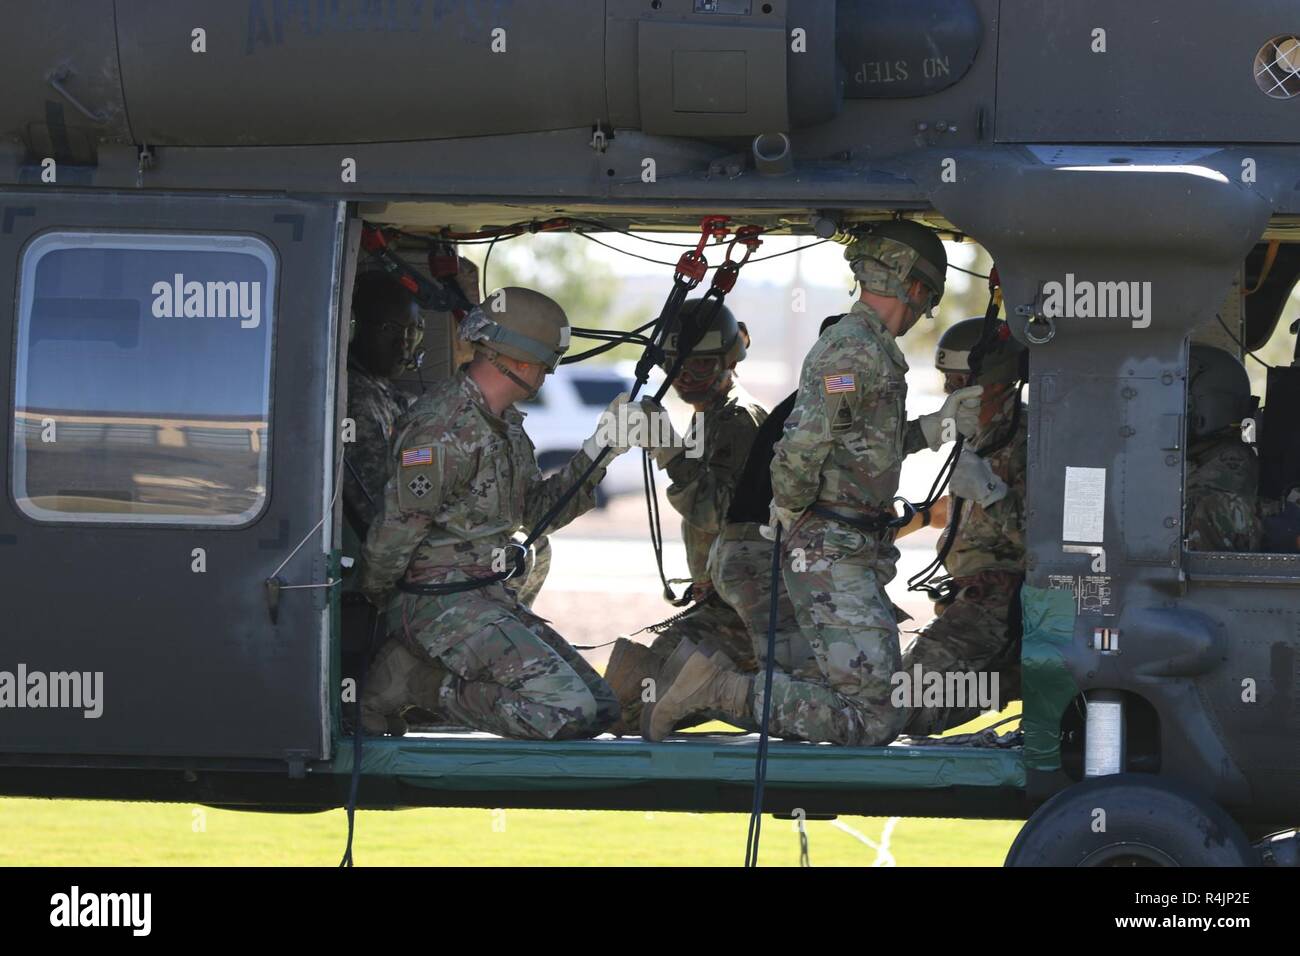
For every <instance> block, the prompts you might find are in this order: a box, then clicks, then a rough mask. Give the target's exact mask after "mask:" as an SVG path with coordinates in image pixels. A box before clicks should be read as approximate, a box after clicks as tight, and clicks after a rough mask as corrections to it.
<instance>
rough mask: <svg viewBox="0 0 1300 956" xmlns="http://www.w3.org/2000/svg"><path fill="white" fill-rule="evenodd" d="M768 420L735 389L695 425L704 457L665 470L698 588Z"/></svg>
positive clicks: (684, 458) (682, 459)
mask: <svg viewBox="0 0 1300 956" xmlns="http://www.w3.org/2000/svg"><path fill="white" fill-rule="evenodd" d="M766 418H767V410H766V409H765V408H763V406H762V405H760V404H758V403H757V402H756V401H754V399H753V398H752V397H751V396H750V395H749V393H748V392H746V391H745V390H744V389H743V388H741V387H740V386H739V385H735V386H733V387H732V388H731V390H730V391H729V392H727V393H726V394H725V395H720V396H718V398H717V400H716V401H715V402H714V403H713V404H712V405H711V406H709V407H708V408H706V409H705V410H704V411H703V413H701V414H700V415H699V416H696V418H695V420H694V422H695V423H694V425H693V427H696V428H699V429H700V431H699V433H698V434H697V436H696V438H697V440H698V441H699V442H700V447H701V448H702V449H703V454H702V455H700V456H699V457H698V458H692V457H690V456H689V455H687V454H686V453H685V452H684V451H683V452H681V453H679V454H678V455H677V457H675V458H673V459H672V460H671V461H669V462H668V466H667V468H666V469H665V470H666V471H667V472H668V477H669V478H671V479H672V482H673V483H672V485H671V486H670V487H669V488H668V501H669V503H670V504H672V506H673V507H674V508H675V509H677V513H678V514H680V515H681V516H682V539H683V541H684V542H685V544H686V563H687V566H688V567H689V568H690V571H691V580H692V581H694V582H696V583H698V584H707V583H708V580H709V571H708V567H707V566H708V563H709V548H711V547H712V546H713V539H714V538H716V537H717V536H718V534H719V532H721V531H722V526H723V524H724V523H725V522H726V515H727V509H728V508H729V507H730V506H731V493H732V490H733V489H734V488H735V486H736V479H737V478H739V477H740V472H741V469H743V468H744V467H745V459H746V458H748V457H749V448H750V446H751V445H753V444H754V436H755V435H756V434H757V433H758V426H759V425H761V424H763V421H764V419H766Z"/></svg>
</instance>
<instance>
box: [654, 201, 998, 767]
mask: <svg viewBox="0 0 1300 956" xmlns="http://www.w3.org/2000/svg"><path fill="white" fill-rule="evenodd" d="M845 255H846V258H848V260H849V262H850V263H851V264H852V267H853V273H854V276H855V277H856V278H857V279H858V281H859V283H860V284H861V287H862V293H861V298H860V301H858V302H857V303H855V304H854V306H853V308H852V310H851V311H850V312H849V314H848V315H846V316H845V317H844V318H843V319H842V320H841V321H840V322H839V324H838V325H836V326H835V327H834V328H832V329H829V330H828V331H827V332H826V333H825V334H824V335H823V336H822V337H821V338H820V339H819V340H818V341H817V344H816V345H814V346H813V349H812V351H811V352H810V353H809V354H808V356H807V358H806V359H805V360H804V366H803V371H802V373H801V376H800V384H799V397H798V399H797V400H796V402H795V406H794V410H793V411H792V412H791V414H790V418H789V419H788V420H787V422H786V427H785V435H784V437H783V438H782V439H781V441H779V442H778V443H777V445H776V454H775V457H774V459H773V461H772V491H773V503H772V517H771V522H772V523H773V524H776V523H778V522H779V523H780V525H781V527H782V528H783V529H785V531H786V540H785V541H784V542H783V546H784V548H785V561H784V562H783V565H784V567H783V577H784V580H785V585H786V589H787V590H788V591H789V594H790V598H791V600H792V602H793V603H794V607H795V612H796V615H797V617H798V620H799V625H800V628H801V630H802V631H803V633H804V636H805V637H806V638H807V639H808V643H809V644H810V645H811V647H812V649H813V652H814V654H816V656H817V663H818V669H819V671H820V673H819V675H818V677H817V678H816V679H796V678H795V677H793V676H792V675H788V674H775V675H774V680H773V688H772V705H771V731H772V733H773V734H774V735H776V736H779V737H786V738H792V739H802V740H811V741H826V742H832V743H839V744H851V745H876V744H884V743H888V742H889V741H890V740H892V739H893V738H894V737H895V736H896V735H897V733H898V731H899V730H900V728H901V727H902V724H903V721H904V720H905V719H906V716H907V714H906V712H905V711H902V710H899V709H897V708H894V707H893V706H892V704H891V701H890V678H891V676H892V675H893V674H894V673H896V672H897V671H898V668H899V665H900V659H899V649H898V628H897V623H896V621H895V618H894V613H893V610H892V606H891V604H890V602H889V600H888V598H887V597H886V596H885V585H886V584H888V583H889V581H890V579H892V578H893V576H894V569H895V563H896V561H897V559H898V551H897V550H896V549H895V548H894V546H893V542H892V534H891V533H890V532H889V530H888V522H889V521H890V520H891V519H892V515H893V511H892V507H891V506H892V502H893V498H894V495H895V494H896V492H897V490H898V475H899V470H900V467H901V465H902V460H903V457H904V456H905V455H907V454H910V453H911V452H913V451H916V450H919V449H920V448H922V447H926V446H927V445H928V446H929V447H931V448H938V447H939V445H941V444H942V443H943V441H944V440H945V438H947V437H955V436H948V435H947V434H946V433H947V432H948V431H949V428H948V427H947V426H946V425H945V422H950V421H955V423H956V429H957V430H959V431H961V433H962V434H967V433H973V432H974V430H975V424H976V416H977V412H976V407H977V405H978V402H977V401H976V400H975V398H974V394H975V392H977V391H978V390H974V391H972V390H961V391H958V392H955V393H954V394H953V395H951V396H949V398H948V400H947V401H946V402H945V403H944V406H943V407H942V408H941V409H940V410H939V411H938V412H935V413H933V414H931V415H925V416H922V417H921V418H920V419H918V420H916V421H913V422H910V423H909V422H908V421H907V417H906V411H905V400H906V396H907V382H906V380H905V378H904V374H905V373H906V371H907V362H906V360H905V359H904V358H903V354H902V352H901V351H899V348H898V345H897V344H896V343H895V341H894V339H895V337H896V336H898V335H902V334H905V333H906V332H907V331H908V330H909V329H910V328H911V327H912V326H913V325H914V324H915V323H916V321H917V320H918V319H919V318H920V316H921V315H922V314H924V313H926V312H928V311H929V310H930V309H931V308H932V307H933V305H934V304H935V303H937V302H938V301H939V299H940V297H941V296H942V295H943V286H944V273H945V271H946V267H947V255H946V253H945V252H944V250H943V245H942V243H940V242H939V240H938V239H937V238H936V237H935V235H934V234H933V233H932V232H931V231H930V230H928V229H925V228H924V227H922V226H920V225H917V224H916V223H910V222H890V223H884V224H881V225H880V226H877V227H876V228H875V229H874V230H873V231H872V232H871V233H870V234H869V235H868V236H866V237H865V238H863V239H860V240H857V241H856V242H855V243H854V244H853V245H852V246H850V247H849V248H848V250H846V253H845ZM761 698H762V686H761V684H756V682H755V680H754V678H753V677H750V676H749V675H745V674H738V673H732V672H728V671H725V670H723V669H721V668H719V667H717V666H716V665H715V664H714V663H713V661H712V660H711V659H710V658H709V657H707V656H705V655H703V654H696V655H695V656H693V657H691V658H690V659H689V660H687V661H686V662H685V663H684V664H683V665H682V667H681V669H680V671H679V672H678V673H677V674H676V675H675V677H674V679H673V680H672V682H671V684H670V685H669V686H668V687H667V689H666V690H665V691H663V693H662V694H661V696H660V698H659V701H658V703H657V704H656V706H655V710H654V714H653V717H652V720H651V726H650V727H649V732H650V736H651V737H652V738H653V739H661V738H662V737H663V736H665V735H666V734H668V733H669V732H671V730H672V727H673V724H674V722H675V721H676V719H677V718H678V716H679V715H680V714H682V713H683V712H687V713H689V712H692V711H694V710H697V709H699V708H700V707H702V706H705V707H715V708H718V709H719V710H721V711H723V712H726V713H737V714H743V715H749V716H750V718H751V719H752V720H757V719H759V717H760V716H761V714H762V711H763V701H762V699H761Z"/></svg>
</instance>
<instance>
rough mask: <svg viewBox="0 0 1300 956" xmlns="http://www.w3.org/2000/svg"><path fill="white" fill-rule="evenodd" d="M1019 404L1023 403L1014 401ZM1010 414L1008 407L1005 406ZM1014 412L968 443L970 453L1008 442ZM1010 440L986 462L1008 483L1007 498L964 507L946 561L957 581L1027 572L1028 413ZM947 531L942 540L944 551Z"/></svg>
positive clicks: (968, 503)
mask: <svg viewBox="0 0 1300 956" xmlns="http://www.w3.org/2000/svg"><path fill="white" fill-rule="evenodd" d="M1016 401H1019V399H1016ZM1007 408H1008V409H1010V408H1011V405H1010V403H1008V404H1007ZM1011 419H1012V413H1011V412H1010V411H1008V412H1007V413H1005V414H1000V415H997V416H995V417H994V419H993V421H991V422H990V423H989V424H988V425H986V426H984V427H982V428H980V430H979V431H978V432H976V434H975V437H974V438H972V439H970V440H969V445H970V447H972V448H976V449H979V448H986V447H988V446H990V445H992V444H994V443H996V442H999V441H1001V440H1002V439H1003V438H1004V437H1006V433H1007V428H1008V427H1009V426H1010V425H1011ZM1018 419H1019V420H1018V421H1017V423H1016V431H1015V434H1014V435H1013V436H1012V438H1011V440H1010V441H1009V442H1007V444H1006V445H1004V446H1003V447H1002V448H1000V449H999V450H997V451H995V452H993V454H991V455H990V456H989V458H988V461H989V464H990V465H991V466H992V468H993V473H994V474H995V475H997V476H998V477H999V478H1001V479H1002V480H1003V481H1004V482H1006V484H1007V493H1006V496H1005V497H1003V498H1002V499H1001V500H999V501H995V502H994V503H993V504H991V505H989V506H988V507H987V508H982V507H980V506H979V505H977V504H976V503H975V502H973V501H965V502H963V503H962V511H961V523H960V524H959V525H958V526H957V540H956V541H955V542H953V546H952V550H951V551H949V552H948V557H947V559H946V560H945V561H944V566H945V567H946V568H947V569H948V573H949V574H951V575H952V576H953V577H956V578H964V577H968V576H970V575H972V574H978V573H979V572H981V571H1015V572H1017V573H1020V574H1023V573H1024V570H1025V449H1026V446H1027V444H1028V435H1029V425H1028V420H1029V414H1028V412H1027V411H1026V409H1025V407H1024V406H1023V405H1021V406H1020V415H1019V416H1018ZM947 536H948V532H947V531H945V532H944V533H943V536H942V537H940V539H939V548H940V550H942V548H943V542H944V539H945V538H947Z"/></svg>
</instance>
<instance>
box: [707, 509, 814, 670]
mask: <svg viewBox="0 0 1300 956" xmlns="http://www.w3.org/2000/svg"><path fill="white" fill-rule="evenodd" d="M758 529H759V526H758V525H757V524H751V523H744V524H729V525H727V526H726V527H725V528H723V530H722V534H720V535H718V537H717V538H715V539H714V542H713V547H712V549H711V550H710V551H709V577H710V578H711V580H712V581H713V587H714V588H715V589H716V590H717V592H718V596H719V597H721V598H722V600H723V601H725V602H726V603H727V605H728V606H729V607H730V608H732V609H733V610H734V611H735V613H736V614H737V615H738V616H739V617H740V619H741V621H742V622H743V624H744V626H745V630H746V632H747V633H748V634H749V639H750V646H751V648H752V650H753V656H754V660H755V662H756V664H757V667H758V669H759V671H760V672H761V671H762V670H763V668H764V666H765V665H766V663H767V630H768V625H769V623H770V617H771V613H772V547H773V546H772V542H771V541H768V540H767V539H766V538H764V537H763V536H762V535H761V534H760V533H759V531H758ZM776 583H777V594H776V652H775V654H774V659H775V661H776V667H777V669H778V670H781V671H784V672H785V673H787V674H794V675H795V676H815V675H817V674H819V673H820V671H819V670H818V668H817V658H816V655H814V654H813V652H812V648H811V647H809V646H808V640H807V639H806V638H805V637H804V636H803V632H802V631H801V630H800V629H799V621H798V619H797V618H796V616H795V612H794V605H793V604H792V603H790V595H789V593H787V591H786V589H785V582H784V581H782V580H781V579H780V578H779V577H778V579H777V582H776Z"/></svg>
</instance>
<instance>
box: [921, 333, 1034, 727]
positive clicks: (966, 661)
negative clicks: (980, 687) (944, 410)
mask: <svg viewBox="0 0 1300 956" xmlns="http://www.w3.org/2000/svg"><path fill="white" fill-rule="evenodd" d="M983 328H984V319H983V318H976V319H967V320H966V321H964V322H959V323H957V324H956V325H954V326H953V327H952V328H950V329H948V331H947V332H945V333H944V334H943V336H942V337H941V338H940V339H939V345H938V350H937V353H936V356H935V367H936V368H938V369H939V371H941V372H943V373H944V391H945V392H948V393H952V392H954V391H956V390H957V389H959V388H962V387H963V386H965V385H966V384H967V381H968V379H969V377H970V364H969V359H970V352H971V350H972V349H973V348H974V347H975V344H976V343H977V342H978V341H979V339H980V336H981V334H982V332H983ZM1010 332H1011V330H1010V329H1009V328H1008V327H1007V325H1006V323H1005V322H1002V321H998V322H997V323H996V329H995V332H994V335H993V337H992V340H991V344H990V345H989V346H988V347H987V348H986V350H985V351H984V355H983V359H982V361H981V363H980V373H979V377H978V379H976V381H975V384H976V385H981V386H983V388H984V392H983V395H982V396H981V400H980V412H979V430H978V431H976V433H975V434H974V435H973V436H971V438H970V439H969V440H968V441H967V442H966V444H965V445H964V447H963V448H962V454H961V458H959V459H958V464H957V467H956V468H955V469H954V472H953V476H952V480H951V484H950V486H949V491H950V493H951V495H952V496H953V497H955V498H958V499H961V500H962V504H961V510H960V513H959V514H954V515H953V517H952V518H951V519H950V523H949V526H948V530H946V531H945V532H944V534H943V536H942V537H941V538H940V539H939V553H940V554H941V555H944V566H945V568H946V569H947V571H948V574H949V575H950V576H951V577H950V578H949V581H948V585H947V591H948V593H949V594H950V597H949V598H948V599H946V600H944V601H942V602H940V604H939V605H938V606H937V611H938V617H936V618H935V619H934V620H933V621H931V622H930V624H928V625H927V626H926V627H925V628H923V629H922V630H921V632H920V634H918V635H917V637H916V638H915V640H914V641H913V642H912V644H911V646H910V647H908V648H907V650H906V651H904V653H903V667H902V673H903V675H905V677H906V678H907V680H908V684H907V685H905V686H910V687H911V690H912V695H911V700H912V702H913V703H915V702H916V698H917V697H919V696H920V693H921V690H922V687H921V686H918V685H917V684H916V681H915V677H916V674H917V672H916V670H915V668H916V667H917V666H918V665H919V666H920V668H921V671H920V673H921V674H922V675H924V674H929V673H934V674H939V675H946V674H958V673H960V674H967V673H972V674H977V675H978V674H980V673H981V672H993V673H996V674H997V675H998V684H997V686H998V690H999V698H1000V699H999V700H997V701H995V702H993V703H992V704H991V706H992V707H993V708H994V709H1001V708H1002V707H1003V706H1005V704H1006V702H1007V701H1009V700H1014V699H1015V698H1016V697H1018V696H1019V693H1018V690H1019V685H1020V681H1019V673H1020V660H1019V657H1020V655H1019V638H1020V634H1019V630H1020V629H1019V601H1020V585H1021V584H1022V583H1023V581H1024V574H1025V448H1026V443H1027V436H1028V416H1027V414H1026V412H1025V409H1024V407H1023V405H1021V402H1020V382H1022V381H1024V380H1025V378H1026V377H1027V371H1028V368H1027V360H1028V353H1027V352H1026V350H1025V347H1024V346H1023V345H1021V344H1020V343H1019V342H1017V341H1016V340H1015V339H1013V338H1012V337H1011V335H1010ZM953 522H955V523H956V529H957V534H956V538H955V539H953V541H952V544H951V546H948V545H947V539H948V537H949V536H950V534H951V533H952V527H953ZM945 686H947V683H946V681H945ZM963 686H968V685H963ZM985 686H988V685H985ZM944 703H945V704H948V705H955V703H956V702H954V701H945V702H944ZM979 712H980V708H979V707H978V706H975V702H974V701H972V702H970V705H969V706H963V707H957V706H934V707H923V706H917V707H916V708H915V709H914V710H913V711H912V713H911V716H910V717H909V718H908V721H907V724H906V726H905V727H904V730H905V732H906V733H908V734H911V735H913V736H923V735H925V734H937V733H940V732H942V731H944V730H948V729H949V728H952V727H956V726H959V725H960V724H964V723H965V722H966V721H968V720H972V719H974V718H975V717H976V716H977V715H978V714H979Z"/></svg>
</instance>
